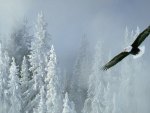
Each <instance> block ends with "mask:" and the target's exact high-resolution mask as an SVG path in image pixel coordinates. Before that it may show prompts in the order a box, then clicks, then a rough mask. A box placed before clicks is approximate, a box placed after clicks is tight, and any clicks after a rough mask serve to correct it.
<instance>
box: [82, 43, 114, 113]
mask: <svg viewBox="0 0 150 113" xmlns="http://www.w3.org/2000/svg"><path fill="white" fill-rule="evenodd" d="M102 58H103V57H102V44H101V43H100V42H98V43H97V44H96V47H95V55H94V62H93V67H92V73H91V75H90V77H89V87H88V97H87V99H86V101H85V104H84V108H83V111H82V112H83V113H111V112H112V110H113V100H112V96H113V95H112V90H111V88H112V87H111V85H110V84H112V81H110V80H111V79H110V75H111V73H110V72H109V71H108V72H105V73H104V72H103V71H100V66H101V65H102V64H103V62H102Z"/></svg>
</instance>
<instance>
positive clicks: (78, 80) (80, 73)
mask: <svg viewBox="0 0 150 113" xmlns="http://www.w3.org/2000/svg"><path fill="white" fill-rule="evenodd" d="M89 53H90V52H89V43H88V40H87V37H86V36H83V38H82V40H81V47H80V49H79V53H78V56H77V59H76V61H75V65H74V69H73V74H72V80H71V83H70V84H71V85H70V92H69V95H70V97H71V100H73V101H74V103H75V105H76V106H75V107H76V111H77V112H78V113H80V112H81V110H82V108H83V104H84V101H85V99H86V94H87V84H88V83H87V81H88V77H89V75H90V69H91V68H90V66H91V65H90V64H91V62H90V60H89V59H90V58H89V56H90V55H89Z"/></svg>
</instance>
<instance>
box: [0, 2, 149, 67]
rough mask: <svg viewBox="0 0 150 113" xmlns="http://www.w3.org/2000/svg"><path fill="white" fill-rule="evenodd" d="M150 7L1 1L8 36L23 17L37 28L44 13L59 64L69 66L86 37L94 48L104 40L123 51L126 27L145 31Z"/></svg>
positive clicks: (0, 23)
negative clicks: (41, 14) (39, 18)
mask: <svg viewBox="0 0 150 113" xmlns="http://www.w3.org/2000/svg"><path fill="white" fill-rule="evenodd" d="M149 4H150V1H149V0H0V31H1V34H2V35H3V34H9V33H10V32H11V30H12V28H13V26H14V25H15V24H16V23H17V22H19V21H21V20H22V18H24V17H27V18H28V20H29V23H30V24H31V25H32V26H34V24H35V21H36V17H37V13H38V12H40V11H41V10H42V11H43V12H44V15H45V19H46V21H47V23H48V30H49V33H50V34H51V35H52V38H53V41H54V45H55V47H56V51H57V54H58V56H59V57H60V61H62V62H63V63H66V65H67V63H68V61H69V62H70V61H71V60H72V59H73V58H74V56H75V54H76V52H77V49H78V48H79V44H80V40H81V37H82V36H83V34H87V37H88V38H89V41H90V42H91V44H94V43H95V41H97V40H99V39H102V40H103V41H104V43H105V45H107V47H108V48H114V53H115V52H116V51H117V52H118V51H120V50H121V49H122V48H120V49H118V48H119V47H120V45H121V44H122V43H123V41H122V39H123V34H124V29H125V27H126V26H128V27H129V30H135V29H136V27H137V26H139V27H140V29H141V30H143V29H144V28H146V27H147V26H148V25H149V24H150V14H149V11H150V6H149ZM147 41H150V40H147ZM116 43H117V44H116ZM119 44H120V45H119ZM118 46H119V47H118ZM147 48H148V47H146V49H147Z"/></svg>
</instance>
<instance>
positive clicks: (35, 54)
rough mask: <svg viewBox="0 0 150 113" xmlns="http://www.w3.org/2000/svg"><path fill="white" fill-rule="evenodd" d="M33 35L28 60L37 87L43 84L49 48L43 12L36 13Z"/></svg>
mask: <svg viewBox="0 0 150 113" xmlns="http://www.w3.org/2000/svg"><path fill="white" fill-rule="evenodd" d="M35 28H36V31H35V35H34V36H35V37H34V39H33V40H32V43H31V54H30V55H29V58H30V59H29V61H30V64H31V68H30V70H31V72H32V73H33V78H34V80H35V88H37V90H39V89H38V87H39V88H40V87H41V86H42V85H43V81H44V76H45V66H46V61H47V56H48V54H49V50H50V44H51V43H50V37H49V35H48V32H47V24H46V22H45V20H44V16H43V13H42V12H41V13H39V14H38V19H37V24H36V26H35Z"/></svg>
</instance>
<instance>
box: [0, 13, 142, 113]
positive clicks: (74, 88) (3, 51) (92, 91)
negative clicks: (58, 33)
mask: <svg viewBox="0 0 150 113" xmlns="http://www.w3.org/2000/svg"><path fill="white" fill-rule="evenodd" d="M47 25H48V24H47V22H46V21H45V19H44V15H43V13H42V12H40V13H39V14H38V15H37V21H36V24H35V26H34V28H35V31H34V33H33V34H31V32H29V30H30V29H29V26H28V24H27V20H25V21H23V23H22V25H21V26H19V28H18V29H17V30H15V31H14V32H13V33H12V34H11V35H10V36H11V41H10V42H11V43H13V44H10V45H12V46H9V47H11V48H7V46H6V43H5V42H4V41H3V40H2V41H1V43H0V113H139V112H140V109H138V108H139V106H140V105H141V104H140V102H141V100H140V98H141V97H140V95H139V94H140V93H139V92H137V91H138V90H137V89H138V87H136V84H137V81H138V79H137V78H138V76H141V75H143V73H142V72H141V69H142V67H144V66H143V65H144V64H143V61H142V60H143V59H137V60H132V59H133V58H132V57H129V58H127V59H126V60H124V61H123V62H122V63H121V64H119V66H116V67H114V68H113V70H114V71H113V70H111V69H110V70H108V71H102V70H100V68H101V66H102V65H103V64H104V63H105V62H104V61H107V60H109V59H110V58H111V57H112V55H111V52H110V53H108V55H106V56H107V57H106V56H105V57H104V55H103V52H104V51H103V44H104V43H103V42H102V41H101V40H98V41H97V43H96V45H95V47H94V48H93V52H92V53H91V52H90V51H89V42H88V39H87V38H86V36H85V35H84V36H83V38H82V40H81V45H80V48H79V52H78V55H77V57H76V60H75V62H74V66H73V72H72V75H67V74H66V72H64V71H63V70H62V69H61V68H60V67H59V63H58V58H57V53H56V51H55V45H54V44H53V43H52V42H53V41H52V40H53V39H52V38H51V37H50V34H49V32H48V30H47ZM139 33H140V30H139V27H137V29H136V30H135V31H131V32H130V31H129V30H128V28H127V27H126V28H125V33H124V34H123V37H124V41H123V42H124V44H123V47H125V46H127V45H128V44H129V43H130V42H132V41H133V40H134V39H135V37H136V36H137V35H138V34H139ZM66 71H67V70H66ZM83 81H84V82H83ZM136 88H137V89H136Z"/></svg>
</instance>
